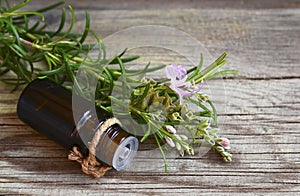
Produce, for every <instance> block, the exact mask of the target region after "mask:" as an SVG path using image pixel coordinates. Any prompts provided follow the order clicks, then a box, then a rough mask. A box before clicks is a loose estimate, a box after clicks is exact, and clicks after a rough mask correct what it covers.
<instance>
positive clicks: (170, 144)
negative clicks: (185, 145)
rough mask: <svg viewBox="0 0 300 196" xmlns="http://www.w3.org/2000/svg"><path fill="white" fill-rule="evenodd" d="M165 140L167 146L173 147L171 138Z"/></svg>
mask: <svg viewBox="0 0 300 196" xmlns="http://www.w3.org/2000/svg"><path fill="white" fill-rule="evenodd" d="M165 140H166V142H167V144H168V145H169V146H171V147H172V148H174V147H175V144H174V142H173V140H172V139H171V138H169V137H165Z"/></svg>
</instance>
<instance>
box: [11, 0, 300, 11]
mask: <svg viewBox="0 0 300 196" xmlns="http://www.w3.org/2000/svg"><path fill="white" fill-rule="evenodd" d="M10 1H11V2H13V3H17V2H20V1H21V0H10ZM31 2H32V4H31V7H33V8H36V9H38V8H40V7H41V6H43V5H44V6H46V5H49V4H52V3H53V1H51V0H43V1H39V0H31ZM66 3H67V4H70V5H72V6H73V7H74V8H76V9H89V10H91V9H97V10H137V9H139V10H144V9H174V8H175V9H186V8H196V9H207V8H209V9H216V8H218V9H232V8H234V9H274V8H275V9H276V8H299V6H300V1H299V0H286V1H280V0H272V1H260V0H252V1H236V0H226V1H223V0H209V1H205V0H198V1H181V0H173V1H164V0H152V1H147V0H139V1H130V0H125V1H118V0H97V1H95V0H85V1H76V0H66Z"/></svg>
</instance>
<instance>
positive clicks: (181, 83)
mask: <svg viewBox="0 0 300 196" xmlns="http://www.w3.org/2000/svg"><path fill="white" fill-rule="evenodd" d="M166 76H167V78H168V79H171V85H170V88H171V89H173V90H174V91H175V92H176V93H177V94H178V96H179V100H180V102H182V98H183V97H184V96H192V95H194V94H195V93H198V92H199V91H200V90H201V88H202V86H203V82H201V83H200V84H195V83H194V81H192V83H191V82H190V81H188V80H187V78H188V76H187V71H186V69H185V68H184V67H183V66H182V65H174V64H173V65H169V66H167V67H166Z"/></svg>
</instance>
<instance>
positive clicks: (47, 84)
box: [17, 79, 138, 171]
mask: <svg viewBox="0 0 300 196" xmlns="http://www.w3.org/2000/svg"><path fill="white" fill-rule="evenodd" d="M77 99H80V104H78V105H76V107H74V106H73V107H72V93H71V92H69V91H68V90H66V89H65V88H63V87H62V86H59V85H57V84H56V83H54V82H52V81H50V80H49V79H36V80H34V81H32V82H31V83H30V84H28V85H27V86H26V87H25V89H24V90H23V92H22V94H21V96H20V98H19V102H18V106H17V113H18V115H19V118H20V119H21V120H22V121H23V122H25V123H26V124H27V125H29V126H31V127H32V128H33V129H35V130H36V131H38V132H40V133H41V134H43V135H45V136H47V137H48V138H50V139H52V140H54V141H55V142H57V143H59V144H60V145H62V146H63V147H65V148H67V149H72V147H73V146H77V147H78V148H79V150H80V152H81V153H82V154H83V155H84V156H87V155H88V153H89V150H88V147H87V143H88V142H90V141H91V140H92V138H93V136H94V134H95V132H96V131H97V129H98V128H99V127H100V126H101V125H102V123H104V122H105V121H106V120H107V119H108V118H110V116H108V115H107V114H106V113H105V111H99V112H97V114H96V113H93V112H92V110H88V109H86V108H88V107H87V106H88V105H91V104H90V103H89V102H88V101H86V100H85V99H83V98H78V97H77ZM74 113H76V115H77V116H81V118H80V119H79V121H78V122H77V123H75V121H74V118H73V114H74ZM137 149H138V140H137V139H136V138H135V137H133V136H131V135H130V134H128V133H127V132H125V131H124V130H123V129H122V128H121V126H120V125H119V124H113V125H111V126H109V127H108V128H107V129H106V130H105V132H104V133H103V134H102V135H101V138H100V140H99V143H98V145H97V149H96V154H95V155H96V157H97V159H98V160H100V161H102V162H104V163H106V164H108V165H110V166H112V167H113V168H115V169H116V170H118V171H119V170H122V169H124V168H126V167H127V166H128V164H129V163H130V162H131V161H132V160H133V158H134V156H135V154H136V151H137Z"/></svg>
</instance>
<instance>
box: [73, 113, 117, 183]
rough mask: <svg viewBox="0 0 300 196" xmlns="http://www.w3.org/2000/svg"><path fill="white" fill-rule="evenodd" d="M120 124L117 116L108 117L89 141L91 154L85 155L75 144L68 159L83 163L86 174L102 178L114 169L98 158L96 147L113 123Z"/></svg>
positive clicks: (82, 166) (82, 167)
mask: <svg viewBox="0 0 300 196" xmlns="http://www.w3.org/2000/svg"><path fill="white" fill-rule="evenodd" d="M114 124H119V125H121V123H120V121H119V120H118V119H116V118H109V119H107V120H106V121H105V122H104V123H103V124H102V125H100V127H99V128H98V129H97V131H96V132H95V134H94V136H93V138H92V140H91V141H90V142H88V145H89V154H88V156H87V157H84V156H83V155H82V153H81V152H80V151H79V150H78V148H77V147H76V146H73V148H72V150H71V151H70V153H69V155H68V159H69V160H71V161H77V162H78V163H79V164H80V165H81V169H82V171H83V172H84V173H86V174H91V175H92V176H94V177H95V178H100V177H102V176H104V175H105V173H106V172H107V171H109V170H111V169H112V167H110V166H104V165H102V164H101V163H100V162H99V161H97V159H96V156H95V154H96V147H97V145H98V143H99V141H100V138H101V136H102V135H103V133H104V132H105V131H106V130H107V129H108V128H109V127H110V126H112V125H114Z"/></svg>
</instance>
